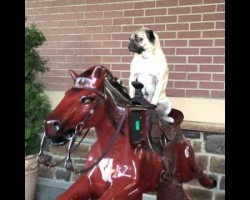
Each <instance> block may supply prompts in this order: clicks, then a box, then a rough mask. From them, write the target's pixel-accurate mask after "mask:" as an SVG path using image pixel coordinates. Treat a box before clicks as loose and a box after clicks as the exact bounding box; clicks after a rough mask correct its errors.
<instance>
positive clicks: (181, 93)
mask: <svg viewBox="0 0 250 200" xmlns="http://www.w3.org/2000/svg"><path fill="white" fill-rule="evenodd" d="M166 95H167V96H168V97H185V90H182V89H169V88H167V91H166Z"/></svg>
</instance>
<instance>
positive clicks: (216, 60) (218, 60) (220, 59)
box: [213, 56, 225, 64]
mask: <svg viewBox="0 0 250 200" xmlns="http://www.w3.org/2000/svg"><path fill="white" fill-rule="evenodd" d="M213 63H222V64H224V63H225V56H213Z"/></svg>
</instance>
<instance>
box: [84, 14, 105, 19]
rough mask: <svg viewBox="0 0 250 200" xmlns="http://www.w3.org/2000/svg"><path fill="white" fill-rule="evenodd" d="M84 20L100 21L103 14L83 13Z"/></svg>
mask: <svg viewBox="0 0 250 200" xmlns="http://www.w3.org/2000/svg"><path fill="white" fill-rule="evenodd" d="M84 16H85V19H91V20H92V19H102V18H103V16H104V14H103V12H88V13H85V15H84Z"/></svg>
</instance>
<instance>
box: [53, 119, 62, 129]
mask: <svg viewBox="0 0 250 200" xmlns="http://www.w3.org/2000/svg"><path fill="white" fill-rule="evenodd" d="M53 125H54V128H55V131H59V130H60V128H61V125H60V122H58V121H55V122H54V123H53Z"/></svg>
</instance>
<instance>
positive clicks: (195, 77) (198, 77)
mask: <svg viewBox="0 0 250 200" xmlns="http://www.w3.org/2000/svg"><path fill="white" fill-rule="evenodd" d="M187 77H188V78H187V79H188V80H208V81H209V80H211V74H201V73H189V74H188V76H187Z"/></svg>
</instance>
